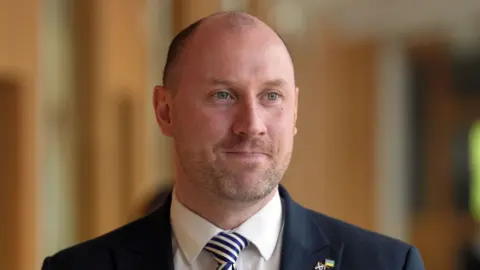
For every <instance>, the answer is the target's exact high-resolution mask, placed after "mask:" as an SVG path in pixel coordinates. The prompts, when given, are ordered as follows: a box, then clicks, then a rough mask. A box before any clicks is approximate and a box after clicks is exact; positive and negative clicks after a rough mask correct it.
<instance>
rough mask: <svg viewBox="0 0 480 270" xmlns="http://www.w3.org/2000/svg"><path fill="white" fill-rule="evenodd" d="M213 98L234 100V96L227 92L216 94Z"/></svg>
mask: <svg viewBox="0 0 480 270" xmlns="http://www.w3.org/2000/svg"><path fill="white" fill-rule="evenodd" d="M213 96H214V97H216V98H218V99H229V98H232V95H230V93H228V92H225V91H220V92H216V93H215V94H213Z"/></svg>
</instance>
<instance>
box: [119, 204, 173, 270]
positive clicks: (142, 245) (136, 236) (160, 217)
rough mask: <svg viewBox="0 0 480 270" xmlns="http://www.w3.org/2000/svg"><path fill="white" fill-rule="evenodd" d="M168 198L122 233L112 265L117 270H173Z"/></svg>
mask: <svg viewBox="0 0 480 270" xmlns="http://www.w3.org/2000/svg"><path fill="white" fill-rule="evenodd" d="M170 204H171V195H170V196H169V197H168V198H167V199H166V201H165V203H164V204H163V205H162V206H161V207H159V208H158V209H157V210H156V211H155V212H153V213H152V214H150V215H148V216H146V217H144V218H143V220H141V221H140V224H139V226H136V227H134V228H133V230H135V231H132V232H126V233H125V235H126V237H125V239H124V242H123V243H122V247H123V248H122V249H121V250H120V251H119V252H117V254H116V256H117V258H115V261H116V262H117V268H116V269H118V270H134V269H135V270H158V269H165V270H173V269H174V267H173V255H172V234H171V226H170Z"/></svg>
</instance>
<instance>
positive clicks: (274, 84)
mask: <svg viewBox="0 0 480 270" xmlns="http://www.w3.org/2000/svg"><path fill="white" fill-rule="evenodd" d="M209 83H210V84H212V85H225V86H235V85H238V83H235V82H234V81H231V80H224V79H217V78H210V79H209ZM263 85H264V86H267V87H282V86H285V85H288V83H287V82H286V81H285V80H284V79H280V78H279V79H273V80H268V81H266V82H264V83H263Z"/></svg>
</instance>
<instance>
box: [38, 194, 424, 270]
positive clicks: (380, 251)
mask: <svg viewBox="0 0 480 270" xmlns="http://www.w3.org/2000/svg"><path fill="white" fill-rule="evenodd" d="M280 195H281V197H282V199H283V201H284V205H285V229H284V236H283V248H282V249H283V250H282V255H281V270H313V269H315V267H316V266H318V265H320V264H323V263H325V260H326V259H328V260H332V261H334V267H333V268H327V269H329V270H338V269H342V270H387V269H388V270H423V269H424V265H423V261H422V258H421V256H420V253H419V251H418V250H417V249H416V248H415V247H413V246H411V245H408V244H406V243H403V242H401V241H398V240H395V239H392V238H389V237H386V236H382V235H380V234H377V233H373V232H369V231H366V230H364V229H361V228H358V227H356V226H353V225H350V224H347V223H344V222H342V221H339V220H336V219H333V218H331V217H327V216H325V215H322V214H319V213H316V212H313V211H311V210H308V209H306V208H303V207H302V206H300V205H299V204H297V203H295V202H294V201H293V200H292V199H291V198H290V196H289V195H288V193H287V191H286V190H285V189H284V188H283V187H281V186H280ZM170 202H171V197H169V198H168V199H167V200H166V202H165V204H164V205H163V206H161V207H159V208H158V209H157V210H156V211H154V212H153V213H152V214H150V215H148V216H146V217H144V218H142V219H139V220H137V221H134V222H132V223H130V224H128V225H126V226H124V227H121V228H119V229H117V230H115V231H113V232H110V233H108V234H106V235H103V236H100V237H98V238H95V239H93V240H89V241H87V242H84V243H81V244H78V245H76V246H73V247H70V248H68V249H65V250H63V251H60V252H59V253H57V254H55V255H54V256H51V257H48V258H46V259H45V260H44V262H43V266H42V270H64V269H65V270H67V269H68V270H161V269H166V270H173V269H174V268H173V256H172V235H171V227H170ZM192 229H193V228H192ZM319 263H320V264H319ZM239 270H241V269H239Z"/></svg>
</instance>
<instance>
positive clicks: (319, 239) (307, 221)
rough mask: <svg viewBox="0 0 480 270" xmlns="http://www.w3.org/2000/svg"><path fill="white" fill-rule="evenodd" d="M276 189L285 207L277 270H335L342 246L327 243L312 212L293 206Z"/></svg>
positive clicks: (285, 192)
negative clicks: (278, 269)
mask: <svg viewBox="0 0 480 270" xmlns="http://www.w3.org/2000/svg"><path fill="white" fill-rule="evenodd" d="M279 189H280V195H281V197H282V198H283V200H284V204H285V227H284V228H285V229H284V232H283V246H282V255H281V266H280V269H281V270H339V269H340V263H341V257H342V251H343V243H338V244H337V243H330V242H329V240H328V238H327V237H326V236H325V234H324V233H323V232H322V230H321V228H320V224H318V223H319V221H317V220H315V219H314V217H313V215H312V212H310V211H309V210H307V209H305V208H303V207H302V206H300V205H298V204H296V203H295V202H294V201H293V200H292V199H291V198H290V196H289V195H288V193H287V191H286V190H285V189H284V188H283V187H282V186H280V188H279ZM327 260H328V261H327ZM332 263H333V266H330V267H326V265H331V264H332ZM322 265H323V266H322Z"/></svg>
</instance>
